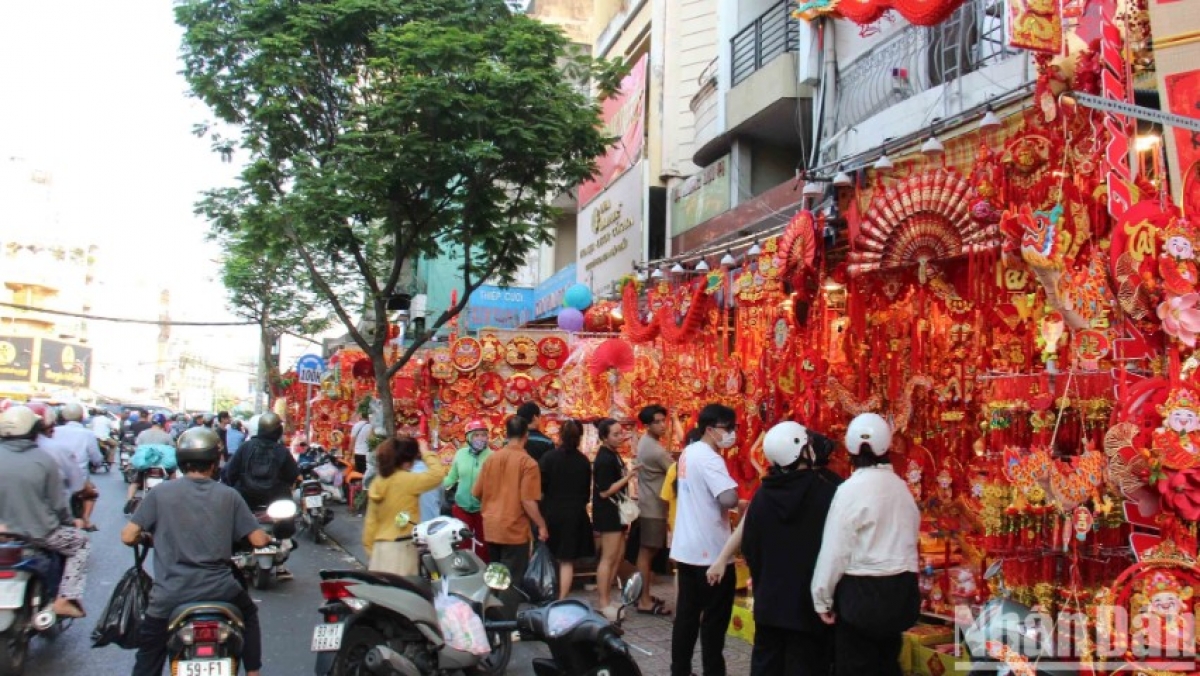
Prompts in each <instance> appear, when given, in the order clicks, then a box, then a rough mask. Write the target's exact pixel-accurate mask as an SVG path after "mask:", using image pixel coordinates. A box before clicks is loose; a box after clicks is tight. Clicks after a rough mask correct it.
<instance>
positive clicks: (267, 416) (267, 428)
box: [255, 413, 283, 441]
mask: <svg viewBox="0 0 1200 676" xmlns="http://www.w3.org/2000/svg"><path fill="white" fill-rule="evenodd" d="M255 436H259V437H263V438H265V439H274V440H275V441H278V440H279V439H280V437H282V436H283V420H281V419H280V418H279V416H278V415H276V414H274V413H264V414H262V417H261V418H259V419H258V434H256V435H255Z"/></svg>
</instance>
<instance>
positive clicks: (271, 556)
mask: <svg viewBox="0 0 1200 676" xmlns="http://www.w3.org/2000/svg"><path fill="white" fill-rule="evenodd" d="M296 511H297V510H296V503H295V502H293V501H291V500H276V501H275V502H272V503H271V504H270V506H268V507H267V508H265V509H262V508H259V509H255V510H254V516H255V517H256V518H257V519H258V523H259V525H260V526H262V528H263V530H264V531H266V532H267V535H270V536H271V543H270V544H268V545H267V546H266V547H257V548H253V549H243V550H239V551H236V552H234V553H233V564H234V566H235V567H237V569H238V570H239V571H240V572H241V574H242V576H243V577H244V578H245V579H247V580H251V581H252V582H253V584H254V588H255V589H258V590H263V589H268V588H270V586H271V583H272V582H274V580H275V574H276V572H277V570H278V568H279V567H280V566H282V565H283V564H284V562H285V561H287V560H288V556H290V555H291V553H292V550H293V549H295V548H296V545H295V542H294V541H293V540H292V536H293V535H295V534H296Z"/></svg>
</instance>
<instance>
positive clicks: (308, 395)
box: [304, 383, 312, 439]
mask: <svg viewBox="0 0 1200 676" xmlns="http://www.w3.org/2000/svg"><path fill="white" fill-rule="evenodd" d="M310 425H312V383H308V384H306V385H305V386H304V438H305V439H308V438H309V431H310V430H309V426H310Z"/></svg>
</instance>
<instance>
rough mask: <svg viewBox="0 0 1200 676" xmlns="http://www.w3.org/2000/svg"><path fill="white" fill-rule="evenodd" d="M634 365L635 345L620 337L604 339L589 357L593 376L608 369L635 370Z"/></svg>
mask: <svg viewBox="0 0 1200 676" xmlns="http://www.w3.org/2000/svg"><path fill="white" fill-rule="evenodd" d="M633 365H634V358H633V347H631V346H630V345H629V343H627V342H625V341H623V340H621V339H619V338H610V339H608V340H606V341H604V342H603V343H601V344H600V346H599V347H597V348H596V351H595V352H593V353H592V355H591V357H589V358H588V372H589V373H591V374H592V375H593V376H598V375H600V374H602V373H604V372H605V371H607V370H608V369H616V370H617V371H619V372H621V373H628V372H630V371H632V370H633Z"/></svg>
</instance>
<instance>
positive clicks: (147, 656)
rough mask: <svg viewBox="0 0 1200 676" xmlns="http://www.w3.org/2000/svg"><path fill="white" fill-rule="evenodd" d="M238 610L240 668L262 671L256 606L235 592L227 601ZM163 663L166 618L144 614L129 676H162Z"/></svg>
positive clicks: (259, 630) (247, 598) (243, 594)
mask: <svg viewBox="0 0 1200 676" xmlns="http://www.w3.org/2000/svg"><path fill="white" fill-rule="evenodd" d="M229 603H232V604H233V605H235V606H237V607H238V608H239V609H240V610H241V611H242V620H244V621H245V623H246V628H245V630H244V633H243V634H242V656H241V662H242V668H243V669H244V670H245V671H246V672H251V671H257V670H259V669H262V630H261V629H260V628H259V626H258V607H257V606H255V605H254V601H253V600H251V598H250V595H249V594H247V593H246V592H244V591H242V592H238V595H237V596H235V597H234V598H233V599H231V600H229ZM166 664H167V618H165V617H153V616H151V615H146V616H145V617H144V618H142V624H141V626H140V628H139V632H138V651H137V660H136V662H134V665H133V676H162V671H163V667H165V666H166Z"/></svg>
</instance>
